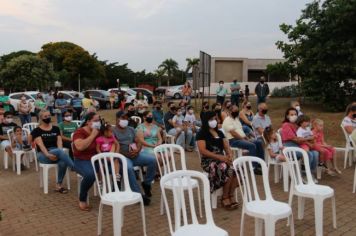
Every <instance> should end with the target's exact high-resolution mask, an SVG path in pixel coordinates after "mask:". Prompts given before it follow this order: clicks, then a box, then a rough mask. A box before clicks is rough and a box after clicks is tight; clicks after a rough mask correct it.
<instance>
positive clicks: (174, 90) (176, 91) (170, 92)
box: [165, 85, 183, 99]
mask: <svg viewBox="0 0 356 236" xmlns="http://www.w3.org/2000/svg"><path fill="white" fill-rule="evenodd" d="M182 90H183V85H177V86H170V87H167V88H166V94H165V95H166V97H172V98H175V99H180V98H182V97H183V93H182Z"/></svg>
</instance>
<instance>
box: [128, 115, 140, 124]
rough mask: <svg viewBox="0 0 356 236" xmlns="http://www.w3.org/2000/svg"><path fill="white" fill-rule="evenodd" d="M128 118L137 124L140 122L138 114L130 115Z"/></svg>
mask: <svg viewBox="0 0 356 236" xmlns="http://www.w3.org/2000/svg"><path fill="white" fill-rule="evenodd" d="M130 119H132V120H133V121H135V122H136V124H138V125H139V124H141V123H142V120H141V117H139V116H131V117H130Z"/></svg>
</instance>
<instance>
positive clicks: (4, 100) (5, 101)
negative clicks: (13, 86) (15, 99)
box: [0, 90, 10, 112]
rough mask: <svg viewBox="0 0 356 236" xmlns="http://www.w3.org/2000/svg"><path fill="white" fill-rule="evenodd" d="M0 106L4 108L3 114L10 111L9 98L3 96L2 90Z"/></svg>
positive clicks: (1, 91) (0, 91)
mask: <svg viewBox="0 0 356 236" xmlns="http://www.w3.org/2000/svg"><path fill="white" fill-rule="evenodd" d="M0 105H2V107H3V108H4V110H5V112H6V111H10V100H9V96H5V93H4V91H3V90H0Z"/></svg>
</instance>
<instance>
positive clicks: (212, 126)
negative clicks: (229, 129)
mask: <svg viewBox="0 0 356 236" xmlns="http://www.w3.org/2000/svg"><path fill="white" fill-rule="evenodd" d="M208 123H209V127H210V128H212V129H215V128H216V126H217V125H218V122H217V121H216V120H209V122H208Z"/></svg>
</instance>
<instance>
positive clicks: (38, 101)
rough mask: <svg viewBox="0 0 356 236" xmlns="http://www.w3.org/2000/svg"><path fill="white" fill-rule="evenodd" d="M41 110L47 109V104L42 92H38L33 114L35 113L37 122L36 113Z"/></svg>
mask: <svg viewBox="0 0 356 236" xmlns="http://www.w3.org/2000/svg"><path fill="white" fill-rule="evenodd" d="M41 110H47V104H46V102H45V101H44V99H43V96H42V94H41V93H38V94H37V97H36V100H35V114H36V118H37V122H39V117H38V114H39V113H40V111H41Z"/></svg>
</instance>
